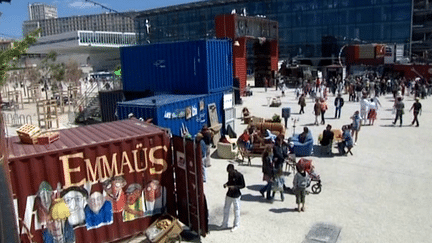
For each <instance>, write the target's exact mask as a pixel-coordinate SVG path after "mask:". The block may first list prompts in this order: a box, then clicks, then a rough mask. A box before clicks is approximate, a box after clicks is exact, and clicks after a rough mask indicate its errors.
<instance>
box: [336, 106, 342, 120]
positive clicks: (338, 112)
mask: <svg viewBox="0 0 432 243" xmlns="http://www.w3.org/2000/svg"><path fill="white" fill-rule="evenodd" d="M341 110H342V107H336V111H335V118H340V115H341Z"/></svg>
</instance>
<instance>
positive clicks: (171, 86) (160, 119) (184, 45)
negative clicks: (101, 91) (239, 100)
mask: <svg viewBox="0 0 432 243" xmlns="http://www.w3.org/2000/svg"><path fill="white" fill-rule="evenodd" d="M120 54H121V59H122V78H123V89H124V91H125V92H147V93H152V94H154V95H155V96H150V97H146V96H142V97H146V98H142V99H136V100H130V101H126V102H119V103H118V106H117V115H118V118H119V119H126V118H127V117H128V115H129V114H130V113H132V114H134V116H135V117H137V118H143V119H149V118H152V119H153V121H152V122H153V123H154V124H156V125H158V126H161V127H166V128H169V129H170V130H171V132H172V134H173V135H177V136H181V135H182V129H183V130H184V129H185V128H187V130H188V131H189V133H190V134H191V135H195V134H196V133H197V132H198V131H199V130H200V129H201V128H202V126H203V125H204V124H206V125H210V124H208V120H209V119H208V105H209V104H210V103H214V104H215V105H216V109H217V113H218V117H219V121H220V122H221V123H222V124H223V123H224V111H223V99H224V97H223V96H224V94H226V93H231V92H232V91H231V90H232V86H233V69H232V68H233V63H232V62H233V61H232V43H231V41H230V40H198V41H188V42H185V41H183V42H173V43H158V44H151V45H143V46H133V47H124V48H121V49H120Z"/></svg>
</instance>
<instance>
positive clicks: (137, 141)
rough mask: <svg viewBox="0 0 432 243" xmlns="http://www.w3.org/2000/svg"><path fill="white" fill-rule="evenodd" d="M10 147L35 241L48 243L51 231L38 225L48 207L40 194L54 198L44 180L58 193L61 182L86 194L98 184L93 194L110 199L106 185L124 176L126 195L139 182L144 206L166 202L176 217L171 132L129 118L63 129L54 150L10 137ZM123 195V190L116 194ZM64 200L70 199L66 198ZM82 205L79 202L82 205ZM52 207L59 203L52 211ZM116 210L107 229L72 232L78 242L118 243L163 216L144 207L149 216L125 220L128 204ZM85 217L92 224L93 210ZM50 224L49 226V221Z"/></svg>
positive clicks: (21, 207) (21, 205)
mask: <svg viewBox="0 0 432 243" xmlns="http://www.w3.org/2000/svg"><path fill="white" fill-rule="evenodd" d="M8 144H9V147H10V152H9V154H10V156H9V165H10V169H11V180H12V187H13V192H14V195H15V199H17V205H18V208H17V210H18V214H19V218H21V219H23V222H24V223H25V224H26V226H27V228H28V229H29V230H30V232H31V234H32V235H33V237H34V238H33V241H34V242H43V239H42V238H43V237H42V235H43V233H42V232H45V233H44V234H46V232H47V230H46V228H45V229H41V228H40V227H38V226H37V224H36V222H39V221H41V222H43V221H44V220H43V217H41V216H42V215H43V213H42V214H41V212H43V209H42V208H41V205H42V204H41V203H42V202H41V199H39V200H37V198H38V197H37V195H39V194H38V192H41V191H46V192H49V193H53V191H52V190H50V189H48V188H47V186H44V187H43V190H41V189H40V188H41V185H42V182H44V181H45V182H47V184H48V185H49V186H50V187H51V188H52V189H53V190H56V187H57V185H58V183H60V186H61V191H64V190H66V189H68V188H72V187H71V186H73V185H74V184H76V186H78V188H81V189H84V185H86V184H85V182H90V183H94V184H93V185H92V189H91V190H90V192H91V193H93V192H100V193H104V194H105V193H108V191H106V190H105V189H102V188H103V187H102V182H103V181H104V180H106V179H110V178H112V176H121V177H122V178H123V179H124V181H125V184H124V185H122V186H121V187H123V189H122V191H123V192H122V193H123V195H125V194H124V193H125V191H126V189H127V188H129V186H130V185H132V184H135V183H136V184H138V185H140V186H141V187H142V189H144V190H143V191H144V192H143V194H142V195H141V199H142V202H143V204H144V205H152V204H148V203H152V202H153V203H156V201H155V200H156V199H155V197H156V198H159V199H157V200H161V203H162V204H163V203H164V202H165V203H166V209H167V210H168V212H169V213H170V214H172V215H175V208H176V206H175V197H174V188H173V187H174V178H173V170H172V156H171V146H170V140H169V137H168V135H167V134H166V133H165V131H163V130H161V129H160V128H158V127H155V126H153V125H149V124H145V123H143V122H140V121H138V120H136V119H128V120H123V121H116V122H111V123H102V124H97V125H91V126H85V127H79V128H72V129H66V130H61V131H60V139H59V140H58V141H56V142H54V143H52V144H50V145H48V146H45V145H29V144H22V143H20V142H19V138H18V137H12V138H9V139H8ZM115 168H116V169H115ZM154 180H156V181H159V183H160V185H161V186H162V187H164V188H165V189H161V188H160V187H157V188H159V189H157V188H156V189H154V190H153V189H150V185H149V183H150V182H153V181H154ZM114 186H115V185H113V187H114ZM151 188H154V187H153V186H151ZM149 192H151V193H150V194H149ZM122 193H121V192H120V191H119V194H116V195H121V194H122ZM78 194H79V193H78ZM89 194H90V193H89ZM60 195H61V194H60ZM105 195H106V194H105ZM156 195H157V196H156ZM64 196H66V195H61V197H64ZM107 197H108V196H107ZM124 199H125V198H123V199H122V198H119V200H118V201H116V204H118V203H120V202H123V203H124V202H125V201H124ZM74 200H75V197H74ZM66 203H67V202H66ZM79 204H81V203H79ZM79 204H78V202H77V205H79ZM52 205H53V203H51V207H50V209H52ZM104 205H105V204H104ZM111 205H112V210H111V211H110V210H107V211H104V212H105V213H108V214H107V215H105V216H111V219H112V223H109V222H108V221H107V222H108V223H107V224H98V225H97V227H96V228H93V229H89V228H88V225H87V224H84V225H82V224H81V223H80V224H78V225H77V226H75V227H74V228H73V230H72V232H68V233H70V234H72V235H74V237H75V239H76V242H77V243H79V242H85V243H88V242H111V241H116V240H120V239H124V238H125V237H130V236H132V235H134V234H137V233H139V232H142V231H144V230H145V229H146V228H147V227H148V226H149V225H150V224H151V223H152V222H153V221H154V220H155V219H156V217H157V216H154V215H157V214H158V213H157V212H156V211H152V210H150V211H149V208H148V207H147V208H145V207H146V206H142V208H141V209H137V208H135V209H136V210H138V211H140V210H143V211H142V212H143V213H144V215H143V216H144V217H142V216H140V217H136V218H132V220H131V221H129V220H130V219H131V218H128V219H126V218H125V215H124V208H125V207H126V206H124V205H125V204H123V206H121V208H119V209H120V210H121V211H118V212H116V211H115V210H114V201H112V202H111ZM82 207H83V206H82V205H81V206H80V208H79V210H84V211H85V209H84V208H82ZM117 207H120V206H118V205H117ZM92 210H93V209H92ZM34 212H35V213H34ZM49 212H51V210H50V211H49ZM85 212H86V220H87V219H88V218H87V212H89V211H85ZM159 213H160V212H159ZM70 217H71V216H69V218H68V219H67V221H69V219H70ZM92 217H93V216H92ZM92 217H90V218H92ZM104 219H105V218H104ZM46 222H49V219H48V220H47V221H46ZM86 222H87V223H88V222H90V221H86ZM104 222H105V221H104ZM63 223H65V222H63ZM20 229H21V240H22V242H28V238H27V237H28V234H27V232H26V230H25V229H24V228H20ZM62 233H63V234H66V233H65V232H62Z"/></svg>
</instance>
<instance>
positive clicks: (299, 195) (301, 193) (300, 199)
mask: <svg viewBox="0 0 432 243" xmlns="http://www.w3.org/2000/svg"><path fill="white" fill-rule="evenodd" d="M295 195H296V203H297V204H300V203H305V199H306V189H300V188H297V189H296V191H295Z"/></svg>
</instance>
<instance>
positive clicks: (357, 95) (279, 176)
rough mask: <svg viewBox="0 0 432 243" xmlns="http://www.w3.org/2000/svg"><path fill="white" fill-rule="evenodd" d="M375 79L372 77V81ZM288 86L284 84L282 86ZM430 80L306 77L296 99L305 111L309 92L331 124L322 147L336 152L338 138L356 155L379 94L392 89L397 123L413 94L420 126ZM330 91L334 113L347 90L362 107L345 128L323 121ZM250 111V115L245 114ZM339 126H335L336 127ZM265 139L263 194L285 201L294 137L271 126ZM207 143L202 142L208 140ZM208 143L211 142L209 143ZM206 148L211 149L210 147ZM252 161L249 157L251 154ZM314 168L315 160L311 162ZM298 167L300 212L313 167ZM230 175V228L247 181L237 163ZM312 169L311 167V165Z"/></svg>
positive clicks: (252, 135)
mask: <svg viewBox="0 0 432 243" xmlns="http://www.w3.org/2000/svg"><path fill="white" fill-rule="evenodd" d="M371 80H373V81H371ZM280 90H281V91H282V92H285V88H281V89H280ZM431 91H432V88H431V85H430V84H429V83H427V82H425V81H424V80H422V79H414V80H406V79H404V78H402V79H389V78H382V79H379V78H373V77H367V76H365V77H357V78H351V77H348V78H346V79H345V80H343V81H342V80H341V78H340V77H338V78H334V79H330V80H329V81H328V82H322V81H320V80H319V79H317V80H315V81H314V82H305V83H303V84H302V85H301V87H298V88H297V89H296V91H295V92H296V96H297V98H298V105H299V106H300V111H299V115H302V114H304V113H305V107H306V104H307V97H308V96H309V97H310V98H311V99H313V100H314V101H315V103H314V105H313V108H312V109H313V110H312V112H313V114H314V115H315V121H314V123H313V124H314V125H316V126H318V125H320V124H322V125H324V124H327V126H326V128H325V130H324V131H323V132H322V134H321V135H320V138H319V144H320V145H321V147H322V153H324V154H327V155H333V152H332V147H333V145H334V141H337V148H338V151H339V154H340V155H345V156H346V155H348V154H350V155H353V152H352V151H351V150H352V148H353V147H354V146H355V145H357V141H358V137H359V132H360V129H361V127H362V126H365V125H370V126H373V125H374V122H375V120H376V119H377V115H378V111H379V109H380V107H382V105H381V102H380V100H379V97H380V96H381V95H385V94H387V93H392V95H393V97H394V98H395V102H394V106H393V111H394V114H395V119H394V121H393V125H396V122H397V121H399V125H400V126H402V124H403V115H404V114H405V112H404V109H405V104H404V101H403V100H404V98H405V97H407V96H412V97H413V98H414V99H415V102H414V103H413V104H412V106H411V108H410V110H409V111H413V117H414V118H413V120H412V122H411V125H414V124H415V125H416V126H417V127H418V126H419V120H418V116H419V115H420V114H421V109H422V105H421V103H420V99H425V98H427V96H428V95H430V94H431ZM329 93H331V94H333V95H334V96H336V98H335V99H334V103H333V105H334V119H340V118H341V114H342V108H343V106H344V104H345V100H344V98H343V96H342V94H343V93H345V94H348V96H349V100H348V102H358V104H359V109H358V110H356V111H355V112H354V114H352V115H351V116H350V120H349V121H347V123H348V124H346V125H343V126H342V127H341V129H340V130H339V129H332V126H331V125H330V124H328V123H326V121H325V117H326V112H327V110H329V109H330V107H329V105H328V103H327V102H328V95H329ZM242 113H243V115H244V117H249V116H250V112H249V110H248V109H247V108H244V109H243V111H242ZM245 114H246V115H245ZM336 130H337V132H336ZM256 133H257V132H256V129H254V127H253V126H249V127H248V128H247V129H245V130H244V132H243V133H242V134H241V135H240V136H239V138H238V141H237V144H238V146H241V147H242V148H243V149H244V150H246V151H250V150H251V149H252V147H253V144H254V142H253V140H254V139H256ZM308 136H310V132H309V129H308V128H307V127H306V126H305V127H304V129H303V132H302V133H301V134H299V135H298V139H299V142H304V140H305V139H306V138H307V137H308ZM261 139H263V140H266V141H269V143H266V144H267V146H266V147H265V149H264V151H263V153H262V154H261V161H262V167H261V168H262V174H263V177H262V179H263V181H265V185H263V186H262V187H261V189H260V190H259V192H260V194H261V195H262V197H264V198H265V199H267V200H271V201H273V200H274V199H275V196H276V193H280V200H281V201H284V199H285V197H284V192H286V191H287V190H288V189H289V187H287V186H286V181H285V179H284V176H283V174H284V173H283V165H284V164H285V163H286V162H287V159H289V155H290V154H293V153H294V151H293V149H294V143H293V142H292V141H291V140H290V138H289V139H285V136H284V135H283V134H279V135H275V134H272V133H271V132H270V131H268V130H267V131H265V134H264V137H263V138H261ZM202 143H203V145H202V146H203V147H204V142H202ZM205 147H206V148H208V145H205ZM202 153H203V154H208V150H207V149H206V151H204V149H203V152H202ZM249 163H250V158H249ZM312 168H313V166H312ZM296 171H297V172H296V173H295V175H294V179H293V183H292V188H291V189H290V190H292V192H293V193H294V194H295V196H296V204H297V208H296V209H297V210H298V211H299V212H302V211H305V201H306V200H305V199H306V195H307V188H308V187H309V185H310V184H311V177H310V173H311V172H310V171H308V172H306V170H305V168H304V167H302V166H299V165H298V164H297V166H296ZM227 172H228V181H227V182H226V183H225V184H224V185H223V186H224V187H225V188H228V191H227V194H226V198H225V205H224V217H223V222H222V225H221V227H222V228H227V227H228V219H229V213H230V208H231V205H234V225H233V227H232V229H231V230H232V231H235V230H236V229H238V227H239V226H240V197H241V192H240V190H241V189H242V188H244V187H245V181H244V177H243V175H242V173H240V172H239V171H237V170H235V168H234V165H233V164H229V165H228V167H227ZM312 172H313V170H312Z"/></svg>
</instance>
